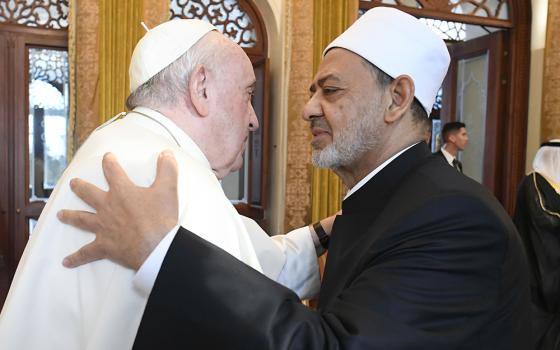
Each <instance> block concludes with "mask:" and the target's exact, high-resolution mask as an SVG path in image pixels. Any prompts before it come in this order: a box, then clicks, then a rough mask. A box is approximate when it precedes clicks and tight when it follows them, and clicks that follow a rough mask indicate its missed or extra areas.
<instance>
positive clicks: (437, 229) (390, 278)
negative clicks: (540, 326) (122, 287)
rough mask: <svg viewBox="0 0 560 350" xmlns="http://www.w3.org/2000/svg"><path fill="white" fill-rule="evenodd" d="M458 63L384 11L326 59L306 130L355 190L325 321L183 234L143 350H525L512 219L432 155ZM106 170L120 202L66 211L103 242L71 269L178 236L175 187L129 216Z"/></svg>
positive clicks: (367, 18)
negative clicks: (451, 67) (427, 137)
mask: <svg viewBox="0 0 560 350" xmlns="http://www.w3.org/2000/svg"><path fill="white" fill-rule="evenodd" d="M448 64H449V55H448V53H447V49H446V46H445V44H444V43H443V41H442V40H441V39H439V38H438V37H437V36H436V35H435V34H434V33H433V32H431V30H430V29H428V28H427V27H426V26H424V25H423V24H421V23H420V22H419V21H418V20H417V19H415V18H414V17H411V16H409V15H407V14H405V13H403V12H400V11H398V10H396V9H393V8H385V7H377V8H374V9H372V10H370V11H368V12H367V13H366V14H364V15H363V16H362V17H361V18H360V19H359V20H358V21H357V22H355V23H354V24H353V25H352V26H351V27H350V28H349V29H348V30H347V31H346V32H345V33H343V34H342V35H341V36H340V37H339V38H337V39H336V40H335V41H334V42H333V43H331V44H330V45H329V46H328V47H327V49H326V50H325V54H324V58H323V61H322V63H321V65H320V67H319V70H318V72H317V75H316V77H315V79H314V81H313V82H312V84H311V87H310V93H311V98H310V100H309V102H308V103H307V105H306V107H305V109H304V112H303V116H304V119H305V120H307V121H309V123H310V127H311V132H312V134H313V140H312V147H313V161H314V163H315V164H316V165H318V166H322V167H330V168H332V169H334V170H335V171H336V173H337V174H338V175H339V176H340V177H341V178H342V180H343V181H344V182H345V184H346V185H347V186H348V188H350V191H349V192H348V194H347V196H346V198H345V200H344V201H343V205H342V214H341V215H339V216H338V217H337V218H336V220H335V223H334V227H333V230H332V236H331V240H330V245H329V248H330V250H329V257H328V261H327V265H326V270H325V275H324V280H323V284H322V286H321V291H320V296H319V307H318V310H317V311H312V310H309V309H308V308H306V307H305V306H303V305H302V304H301V303H300V301H299V299H298V298H297V296H296V295H295V294H294V293H293V292H291V291H290V290H288V289H287V288H284V287H282V286H280V285H279V284H277V283H275V282H273V281H272V280H270V279H268V278H266V277H264V276H262V275H261V274H259V273H256V272H255V271H253V270H252V269H251V268H249V267H247V266H246V265H244V264H243V263H240V262H239V261H237V260H236V259H234V258H233V257H231V256H230V255H228V254H227V253H225V252H224V251H222V250H220V249H219V248H217V247H215V246H213V245H212V244H209V243H208V242H206V241H204V240H202V239H199V238H198V237H197V236H196V235H194V234H192V233H191V232H189V231H188V230H186V229H183V228H179V232H178V233H177V234H176V235H175V238H174V240H173V242H172V243H171V245H170V247H169V249H168V250H167V251H166V252H164V254H166V255H165V259H164V261H163V264H162V266H161V269H160V271H159V274H158V276H157V279H156V281H155V285H154V288H153V290H152V293H151V295H150V299H149V301H148V305H147V307H146V311H145V313H144V316H143V319H142V324H141V326H140V329H139V331H138V334H137V337H136V341H135V348H136V349H153V348H165V349H195V348H206V349H327V348H329V349H338V348H345V349H369V348H372V349H430V350H432V349H477V350H479V349H504V350H505V349H508V350H510V349H514V350H516V349H519V350H525V349H529V348H530V334H529V333H528V332H529V328H530V327H529V288H528V271H527V266H526V261H525V256H524V253H523V249H522V247H521V244H520V241H519V239H518V237H517V234H516V232H515V228H514V227H513V224H512V222H511V220H510V219H509V218H508V216H507V214H506V213H505V212H504V210H503V209H502V208H501V206H500V205H499V203H498V202H497V201H496V200H495V199H494V198H493V197H492V196H491V195H490V194H489V193H488V192H487V191H486V190H485V189H484V188H482V187H481V186H480V185H479V184H477V183H476V182H474V181H471V180H470V179H468V178H466V177H464V176H461V175H460V174H458V173H457V172H456V171H455V170H454V169H451V168H450V167H449V166H447V165H446V164H444V163H443V162H441V161H440V160H439V159H436V158H434V157H431V154H430V152H429V150H428V148H427V146H426V144H425V143H424V142H423V137H424V129H425V127H424V123H425V122H427V115H428V114H429V112H430V110H431V108H432V104H433V101H434V99H435V96H436V92H437V90H438V88H439V87H440V85H441V82H442V80H443V78H444V76H445V74H446V71H447V66H448ZM163 162H164V163H170V162H172V160H170V159H168V157H164V159H163ZM108 165H110V166H109V168H108V169H106V175H107V180H108V182H109V184H110V186H111V188H113V190H112V191H110V192H108V193H104V192H100V191H99V190H96V189H95V188H92V187H91V186H89V185H87V184H85V183H83V182H81V183H80V186H77V187H75V190H76V192H77V194H78V195H79V196H81V197H82V198H84V199H85V200H86V201H87V202H88V203H90V204H91V205H92V206H93V207H94V208H96V209H97V214H89V215H86V214H85V213H83V212H82V213H80V212H71V211H64V212H62V213H61V219H62V220H63V221H65V222H68V223H72V224H74V225H77V226H79V227H82V228H84V229H87V230H90V231H95V232H96V233H97V238H96V241H94V242H93V243H91V244H90V245H89V246H88V247H86V248H83V249H82V250H80V251H78V252H77V253H76V254H74V255H72V256H70V257H68V260H66V261H65V264H66V266H76V265H79V264H82V263H84V262H87V261H91V260H93V259H99V258H109V259H112V260H114V261H117V262H120V263H123V264H127V265H128V266H131V267H132V266H140V265H142V263H143V261H144V258H145V257H143V256H142V255H139V254H138V253H137V250H138V249H137V247H139V246H142V247H143V248H144V249H149V250H153V249H156V251H157V250H158V248H159V246H158V244H159V242H160V240H161V239H162V237H164V236H165V235H166V234H167V232H168V231H169V230H171V229H172V228H173V225H163V224H162V222H167V221H171V222H172V221H173V218H174V215H175V213H172V212H169V211H168V212H164V211H163V212H162V211H161V210H159V207H160V206H161V204H162V203H167V204H168V205H169V203H173V201H174V199H175V197H174V195H173V186H174V184H173V183H170V184H167V185H161V184H160V185H158V186H153V187H152V188H149V189H142V190H143V193H144V195H145V196H146V200H144V201H142V202H141V203H131V201H127V200H126V198H125V196H124V195H123V193H128V194H130V193H138V191H139V189H138V188H136V187H135V186H134V185H133V184H131V183H129V182H127V181H126V178H125V177H124V175H123V174H121V173H120V171H119V168H118V165H117V164H115V163H110V164H108ZM171 168H173V167H171ZM148 213H149V215H148ZM150 218H155V219H150Z"/></svg>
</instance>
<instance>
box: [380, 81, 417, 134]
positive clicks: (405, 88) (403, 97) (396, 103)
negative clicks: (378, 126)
mask: <svg viewBox="0 0 560 350" xmlns="http://www.w3.org/2000/svg"><path fill="white" fill-rule="evenodd" d="M389 93H390V95H391V105H390V106H389V108H388V110H387V113H385V121H386V122H387V123H393V122H395V121H397V120H399V119H400V118H401V117H402V116H404V115H405V114H406V112H407V111H408V110H409V109H410V106H411V105H412V102H413V101H414V82H413V81H412V78H411V77H409V76H408V75H400V76H398V77H397V78H396V79H395V80H393V82H392V83H391V85H390V86H389Z"/></svg>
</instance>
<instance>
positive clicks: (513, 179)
mask: <svg viewBox="0 0 560 350" xmlns="http://www.w3.org/2000/svg"><path fill="white" fill-rule="evenodd" d="M376 6H394V7H397V8H399V9H401V10H403V11H405V12H408V13H410V14H412V15H414V16H416V17H419V18H425V19H427V20H438V21H444V22H446V23H452V24H464V25H465V26H467V27H471V28H474V27H477V28H479V29H481V30H483V31H486V33H485V34H486V35H476V38H473V39H472V40H455V42H453V40H449V41H448V43H449V44H448V47H449V49H450V53H451V55H452V64H451V67H450V70H449V72H448V76H447V78H446V81H445V82H444V86H443V94H442V99H441V110H440V118H441V120H442V121H443V122H445V121H451V120H464V121H467V127H468V128H469V122H470V123H472V125H471V126H472V128H470V129H472V130H471V131H476V132H477V133H478V136H477V138H478V139H479V141H480V142H479V145H478V146H479V147H478V148H477V149H476V152H473V153H474V154H472V155H471V156H472V159H473V160H472V162H473V168H474V170H473V174H475V175H473V177H476V176H479V178H478V180H479V181H480V182H482V183H483V184H484V185H486V186H487V187H488V188H489V189H490V190H491V191H492V192H493V193H494V195H495V196H496V197H497V198H498V199H499V200H500V202H501V203H502V204H503V205H504V207H505V208H506V209H507V210H508V211H509V212H510V213H511V212H513V208H514V204H515V194H516V191H517V185H518V183H519V181H520V179H521V177H522V176H523V174H524V169H525V144H526V135H527V110H528V90H529V57H530V47H529V45H530V25H531V5H530V2H529V1H526V0H369V1H367V0H361V1H360V10H361V11H365V10H367V9H370V8H373V7H376ZM450 27H452V26H450ZM451 29H452V30H455V31H458V30H460V28H457V27H455V28H451ZM469 64H472V65H473V67H474V66H478V67H479V68H478V69H479V71H486V72H487V74H486V76H485V77H483V78H484V79H486V80H485V81H482V83H484V89H485V90H484V91H485V94H484V96H482V97H484V103H485V105H484V107H483V108H482V113H481V114H480V115H478V116H476V117H474V118H471V119H469V118H468V117H467V114H469V113H465V109H464V108H463V106H462V105H461V103H462V102H461V96H462V93H463V92H464V91H465V90H461V89H462V88H468V82H466V81H465V79H463V78H464V77H466V75H465V74H464V73H465V69H468V67H467V66H468V65H469ZM461 74H463V76H462V77H461ZM469 77H472V76H471V75H469ZM484 79H482V80H484ZM479 80H480V79H479ZM479 82H480V81H477V83H479ZM481 91H482V90H481ZM482 117H483V119H481V118H482ZM471 134H472V132H471ZM476 161H478V164H474V162H476Z"/></svg>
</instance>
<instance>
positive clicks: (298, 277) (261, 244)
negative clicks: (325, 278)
mask: <svg viewBox="0 0 560 350" xmlns="http://www.w3.org/2000/svg"><path fill="white" fill-rule="evenodd" d="M241 218H242V219H243V222H244V223H245V227H247V232H248V233H249V237H250V238H251V241H252V243H253V247H254V248H255V252H256V253H257V257H258V259H259V262H260V263H261V267H262V269H263V273H264V274H265V275H266V276H267V277H269V278H270V279H273V280H275V281H276V282H278V283H280V284H282V285H284V286H286V287H288V288H290V289H291V290H293V291H294V292H295V293H296V294H297V295H298V296H299V297H300V298H301V299H310V298H313V297H315V296H317V294H318V293H319V288H320V286H321V280H320V276H319V264H318V262H317V254H316V251H315V245H314V244H313V239H312V238H311V232H310V230H309V228H308V227H307V226H305V227H301V228H298V229H296V230H293V231H290V232H288V233H286V234H284V235H276V236H272V237H269V236H268V234H267V233H266V232H264V231H263V229H262V228H261V227H260V226H259V225H258V224H257V223H256V222H255V221H253V220H252V219H250V218H247V217H245V216H241Z"/></svg>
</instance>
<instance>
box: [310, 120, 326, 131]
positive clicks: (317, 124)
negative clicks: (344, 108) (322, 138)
mask: <svg viewBox="0 0 560 350" xmlns="http://www.w3.org/2000/svg"><path fill="white" fill-rule="evenodd" d="M310 128H311V129H313V128H320V129H323V130H325V131H328V132H331V127H330V126H329V123H327V121H326V120H325V119H324V118H316V119H311V124H310Z"/></svg>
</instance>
